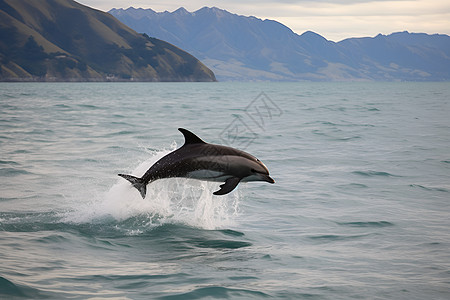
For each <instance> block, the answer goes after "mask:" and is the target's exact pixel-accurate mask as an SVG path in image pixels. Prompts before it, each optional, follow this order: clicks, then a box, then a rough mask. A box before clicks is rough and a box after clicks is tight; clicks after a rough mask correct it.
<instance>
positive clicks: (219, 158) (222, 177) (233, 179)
mask: <svg viewBox="0 0 450 300" xmlns="http://www.w3.org/2000/svg"><path fill="white" fill-rule="evenodd" d="M178 130H179V131H181V133H182V134H183V135H184V139H185V142H184V145H183V146H182V147H181V148H179V149H177V150H175V151H173V152H170V153H169V154H167V155H166V156H164V157H162V158H161V159H160V160H158V161H157V162H156V163H155V164H153V165H152V166H151V167H150V169H148V170H147V172H145V174H144V176H142V177H141V178H139V177H135V176H132V175H125V174H118V175H119V176H121V177H123V178H125V179H126V180H128V181H129V182H131V184H132V185H133V186H134V187H135V188H136V189H137V190H138V191H139V192H140V193H141V196H142V198H145V194H146V193H147V184H149V183H150V182H153V181H155V180H158V179H162V178H171V177H185V178H194V179H200V180H207V181H219V182H221V181H225V183H224V184H222V185H220V189H219V190H218V191H215V192H214V193H213V194H214V195H225V194H228V193H229V192H231V191H232V190H234V189H235V188H236V186H237V185H238V184H239V182H241V181H242V182H247V181H266V182H269V183H275V181H274V180H273V179H272V178H271V177H270V176H269V170H268V169H267V167H266V166H265V165H264V164H263V163H262V162H261V161H260V160H259V159H257V158H256V157H254V156H253V155H250V154H248V153H247V152H244V151H241V150H237V149H234V148H231V147H226V146H221V145H213V144H208V143H206V142H205V141H203V140H202V139H201V138H199V137H198V136H196V135H195V134H193V133H192V132H190V131H189V130H186V129H184V128H178Z"/></svg>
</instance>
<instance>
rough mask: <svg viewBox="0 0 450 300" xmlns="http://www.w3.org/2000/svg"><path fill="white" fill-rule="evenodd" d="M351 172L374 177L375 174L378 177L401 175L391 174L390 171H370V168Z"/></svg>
mask: <svg viewBox="0 0 450 300" xmlns="http://www.w3.org/2000/svg"><path fill="white" fill-rule="evenodd" d="M352 174H355V175H360V176H365V177H376V176H380V177H401V176H399V175H394V174H391V173H388V172H383V171H372V170H368V171H353V172H352Z"/></svg>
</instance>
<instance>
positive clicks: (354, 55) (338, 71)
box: [109, 7, 450, 81]
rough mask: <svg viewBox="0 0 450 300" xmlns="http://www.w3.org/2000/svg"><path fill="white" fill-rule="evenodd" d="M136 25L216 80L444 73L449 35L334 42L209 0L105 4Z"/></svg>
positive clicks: (449, 71) (439, 76) (449, 72)
mask: <svg viewBox="0 0 450 300" xmlns="http://www.w3.org/2000/svg"><path fill="white" fill-rule="evenodd" d="M109 13H110V14H112V15H113V16H115V17H116V18H118V19H119V20H121V21H122V22H123V23H125V24H127V25H128V26H130V27H131V28H133V29H134V30H136V31H138V32H143V33H146V34H148V35H149V36H154V37H157V38H160V39H163V40H166V41H168V42H170V43H173V44H174V45H177V46H178V47H180V48H182V49H185V50H186V51H188V52H190V53H192V54H193V55H195V56H196V57H198V58H199V59H200V60H201V61H202V62H203V63H205V64H206V65H207V66H209V67H210V68H211V69H212V70H213V71H214V73H215V74H216V76H217V78H218V79H219V80H245V81H252V80H280V81H286V80H288V81H298V80H314V81H334V80H335V81H343V80H379V81H385V80H418V81H442V80H450V37H449V36H447V35H438V34H435V35H427V34H416V33H408V32H400V33H394V34H391V35H388V36H385V35H378V36H376V37H373V38H351V39H346V40H344V41H341V42H338V43H335V42H332V41H329V40H326V39H325V38H324V37H322V36H320V35H318V34H316V33H314V32H311V31H308V32H305V33H303V34H301V35H298V34H296V33H294V32H293V31H292V30H291V29H289V28H288V27H286V26H284V25H283V24H281V23H279V22H276V21H273V20H261V19H258V18H255V17H246V16H240V15H236V14H232V13H230V12H227V11H225V10H222V9H219V8H216V7H212V8H209V7H204V8H202V9H200V10H197V11H195V12H189V11H187V10H186V9H184V8H179V9H178V10H176V11H174V12H167V11H165V12H155V11H153V10H151V9H141V8H139V9H136V8H132V7H130V8H128V9H112V10H110V11H109Z"/></svg>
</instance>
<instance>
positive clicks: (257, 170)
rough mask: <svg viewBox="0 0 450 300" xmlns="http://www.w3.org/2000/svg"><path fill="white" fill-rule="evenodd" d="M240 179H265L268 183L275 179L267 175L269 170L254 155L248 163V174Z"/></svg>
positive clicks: (273, 181)
mask: <svg viewBox="0 0 450 300" xmlns="http://www.w3.org/2000/svg"><path fill="white" fill-rule="evenodd" d="M242 181H244V182H246V181H266V182H268V183H275V180H273V178H272V177H270V176H269V170H268V169H267V167H266V165H265V164H264V163H263V162H262V161H260V160H259V159H257V158H256V157H255V158H254V160H253V161H252V163H251V165H250V175H248V176H247V177H245V178H243V180H242Z"/></svg>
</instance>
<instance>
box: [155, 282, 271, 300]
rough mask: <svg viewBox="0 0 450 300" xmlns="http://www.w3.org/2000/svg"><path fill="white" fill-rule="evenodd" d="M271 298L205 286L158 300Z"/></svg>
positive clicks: (258, 294)
mask: <svg viewBox="0 0 450 300" xmlns="http://www.w3.org/2000/svg"><path fill="white" fill-rule="evenodd" d="M270 297H271V296H270V295H268V294H266V293H264V292H261V291H255V290H250V289H238V288H227V287H223V286H214V285H211V286H205V287H198V288H195V289H192V290H191V291H189V292H184V293H179V294H172V295H167V296H163V297H160V298H158V299H164V300H169V299H201V298H239V299H261V298H270Z"/></svg>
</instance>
